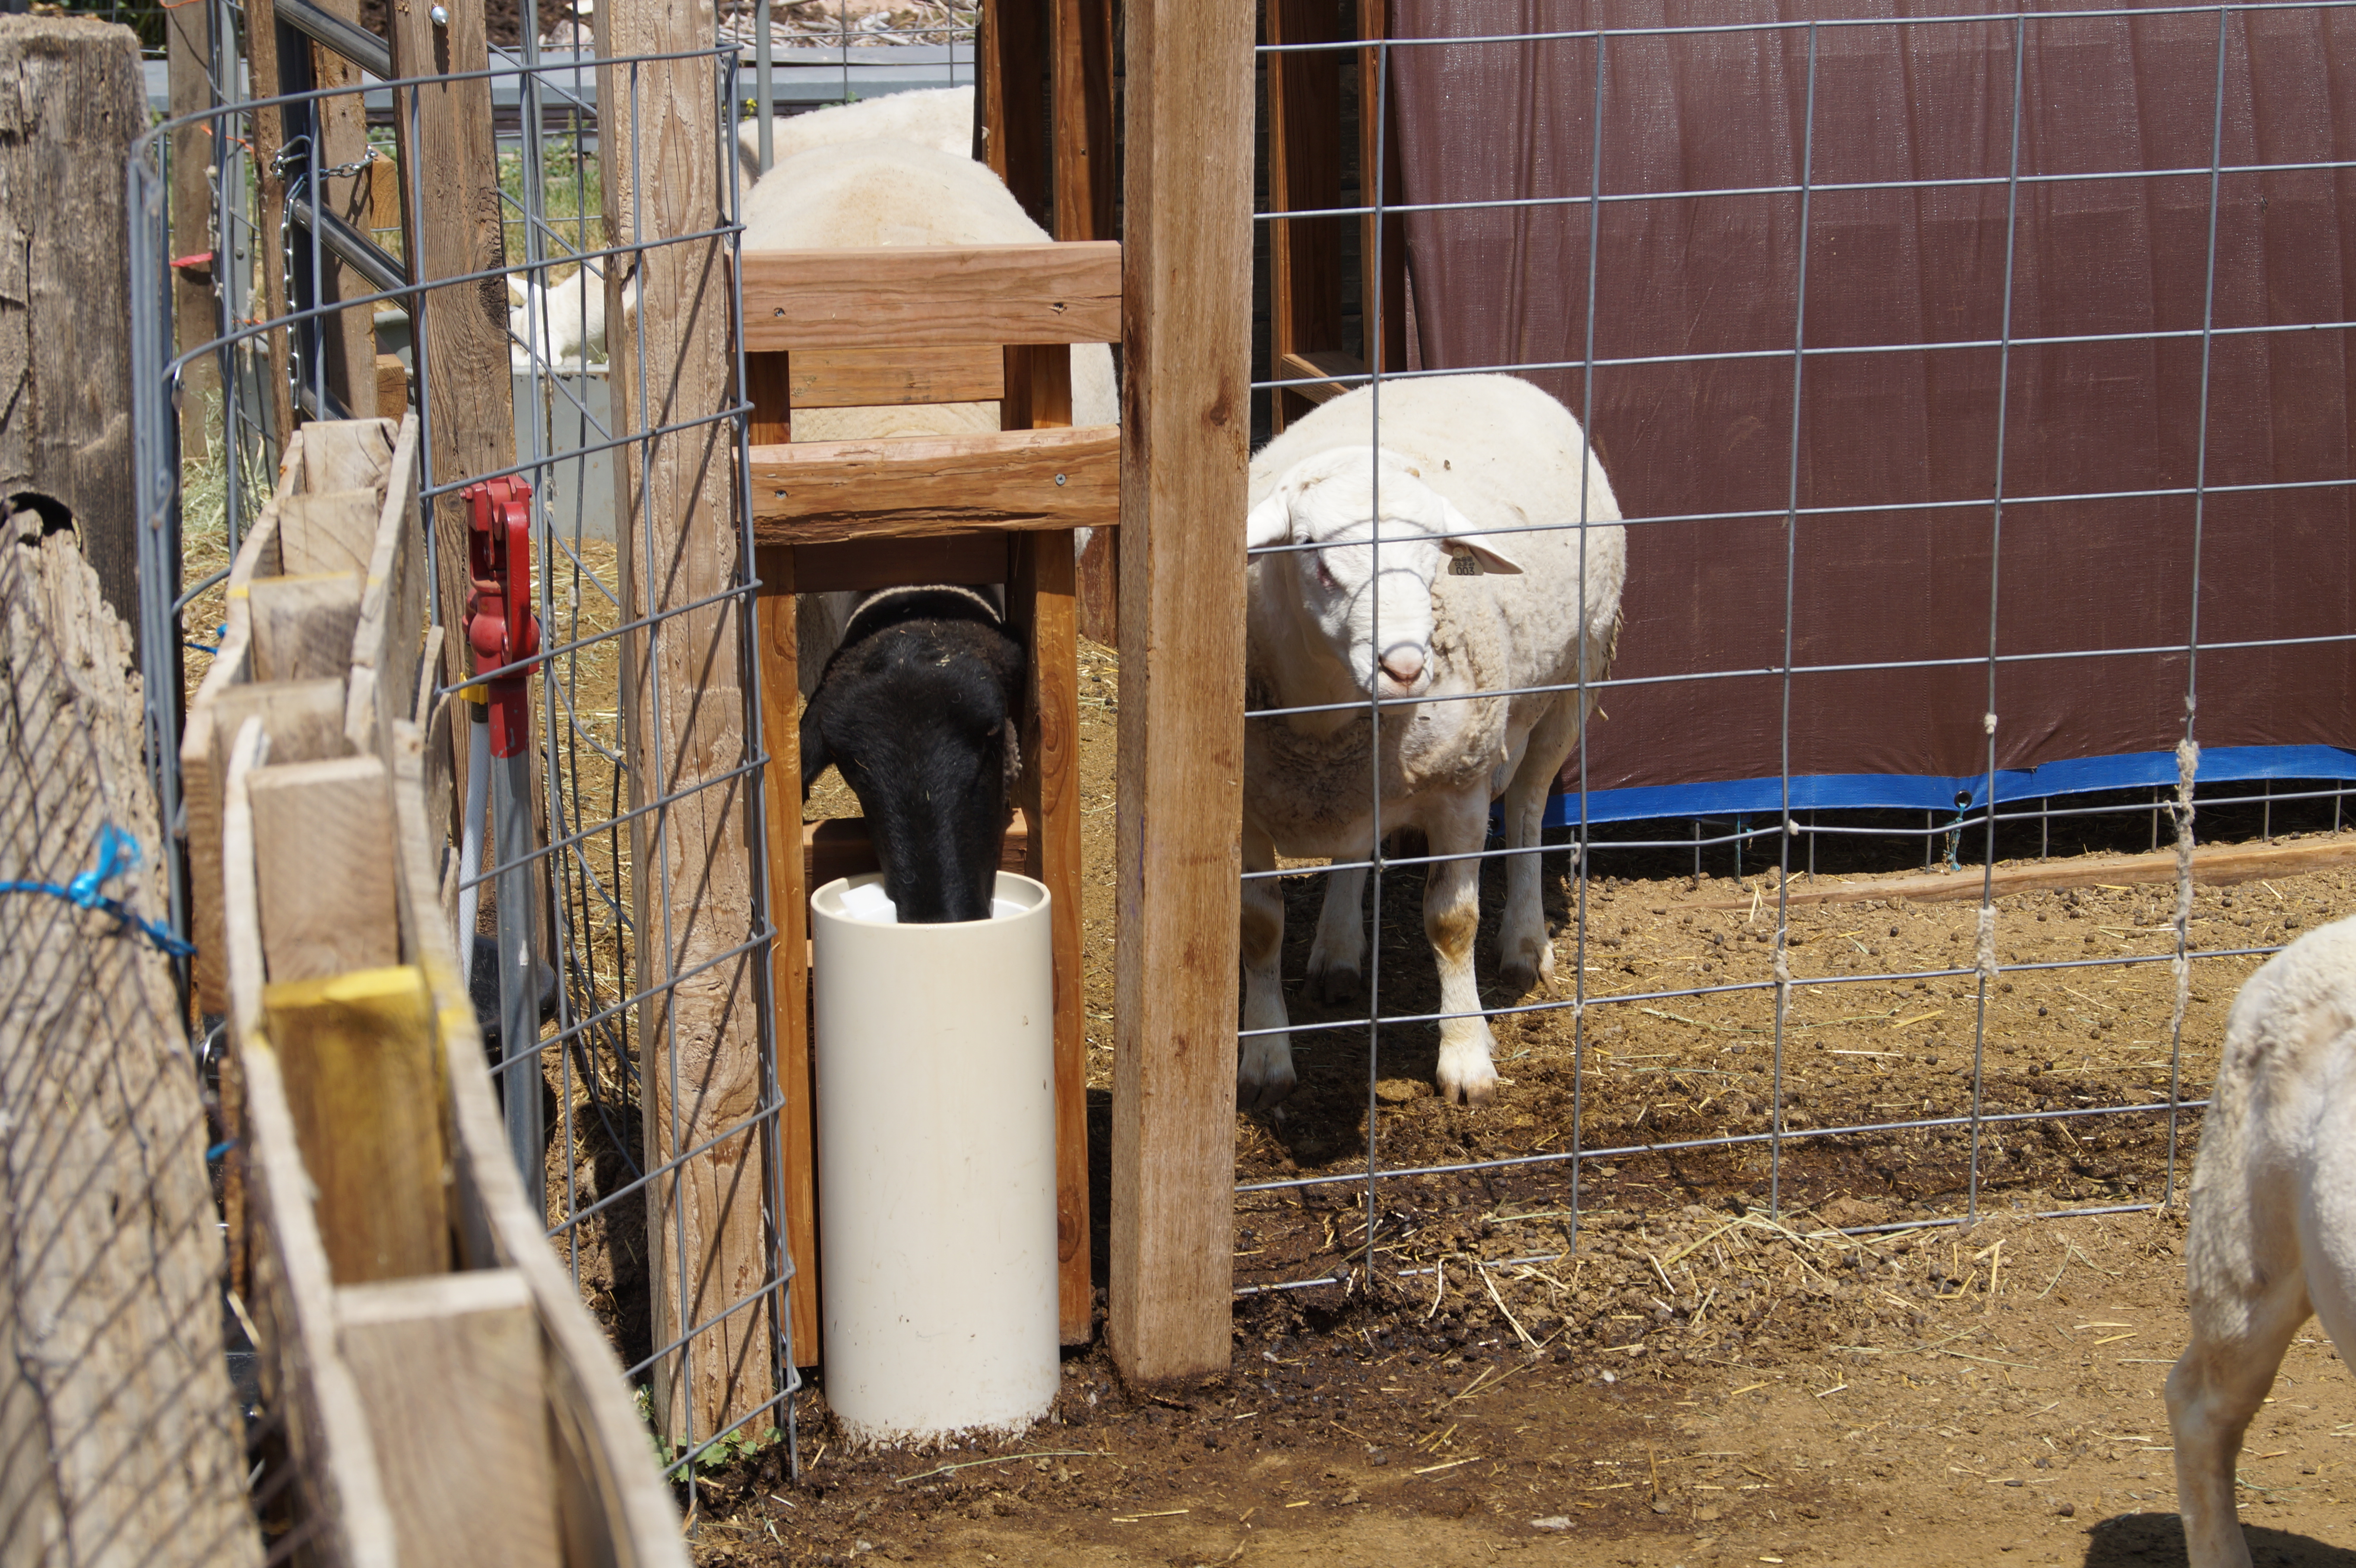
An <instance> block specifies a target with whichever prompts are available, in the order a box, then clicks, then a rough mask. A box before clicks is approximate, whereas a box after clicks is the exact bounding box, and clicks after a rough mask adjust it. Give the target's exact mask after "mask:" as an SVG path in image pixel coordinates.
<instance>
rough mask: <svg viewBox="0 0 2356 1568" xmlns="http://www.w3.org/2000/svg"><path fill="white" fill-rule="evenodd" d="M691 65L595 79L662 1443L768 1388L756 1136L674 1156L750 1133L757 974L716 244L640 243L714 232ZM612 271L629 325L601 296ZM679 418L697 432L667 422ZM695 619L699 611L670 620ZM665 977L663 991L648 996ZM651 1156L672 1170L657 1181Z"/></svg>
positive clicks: (715, 176) (706, 69)
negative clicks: (630, 308) (622, 437)
mask: <svg viewBox="0 0 2356 1568" xmlns="http://www.w3.org/2000/svg"><path fill="white" fill-rule="evenodd" d="M710 26H711V24H710V20H709V16H708V14H706V13H701V12H699V11H698V10H697V9H696V8H694V7H691V6H674V5H669V4H666V3H664V0H607V3H606V4H605V5H600V6H598V7H597V43H598V51H597V52H598V54H599V55H600V56H601V57H604V58H606V59H611V58H613V57H615V56H633V55H656V54H664V53H669V52H674V51H680V52H683V51H688V50H696V49H703V48H708V47H709V46H710V44H711V36H710ZM597 90H598V101H599V103H600V105H601V109H600V121H599V126H598V151H599V156H600V158H601V160H602V162H603V167H604V176H605V180H604V184H605V223H606V230H607V232H608V233H609V234H610V235H611V236H612V237H613V241H614V243H616V244H617V245H631V244H642V245H646V246H648V247H649V248H648V249H646V250H643V251H639V252H637V254H636V255H635V256H627V255H626V256H624V257H621V258H617V262H618V264H616V265H611V266H608V267H607V269H606V272H605V280H606V312H607V315H606V319H607V320H608V321H610V322H613V323H614V324H615V325H616V331H615V332H614V334H613V335H612V337H611V339H610V341H611V342H612V343H613V345H614V347H615V349H616V353H615V356H614V366H613V376H612V379H611V385H612V387H613V396H614V412H615V416H616V419H617V420H618V421H620V422H619V423H618V424H617V425H616V429H617V430H619V431H621V432H626V433H627V432H643V431H648V430H651V429H656V428H659V427H663V426H668V425H673V424H687V425H688V428H686V429H684V430H680V431H678V432H675V433H673V434H670V435H667V436H663V437H661V438H659V439H652V440H649V441H648V442H647V443H644V444H643V445H634V446H630V447H626V448H625V449H624V452H625V454H626V461H625V464H624V468H625V475H626V483H624V484H622V485H617V486H616V489H617V490H618V491H619V493H620V494H619V507H618V514H619V515H618V516H617V517H616V524H617V537H618V538H619V539H620V541H621V547H622V548H621V552H620V555H621V576H622V585H623V586H622V596H623V603H624V605H625V610H624V613H626V615H628V616H630V617H632V618H633V619H636V618H638V617H642V616H663V617H665V618H664V619H662V620H661V621H660V622H659V624H657V625H655V626H654V627H652V628H651V629H650V630H649V631H647V632H641V633H635V634H633V635H630V636H629V637H628V638H626V640H625V642H624V645H623V655H622V666H623V667H622V693H621V708H622V721H623V726H624V734H623V739H624V746H625V750H626V753H627V755H628V757H629V761H630V770H629V771H630V779H631V786H632V793H633V803H634V804H636V803H639V802H647V803H651V802H655V801H658V800H661V801H666V802H667V803H668V804H665V805H660V806H659V807H657V808H656V809H654V810H653V811H650V812H649V813H648V814H647V815H646V816H637V817H634V818H633V819H632V823H631V841H632V856H633V859H632V875H631V889H632V892H633V895H634V898H635V902H636V912H637V931H638V933H639V934H638V947H637V975H636V983H637V987H638V988H639V989H641V990H653V991H654V994H653V995H652V996H651V997H650V998H649V999H648V1002H647V1003H646V1004H645V1006H643V1007H642V1008H640V1009H639V1012H638V1019H639V1029H640V1032H639V1036H638V1038H639V1042H640V1055H639V1061H640V1063H641V1067H640V1082H641V1083H642V1084H643V1085H644V1090H645V1093H646V1101H645V1125H646V1138H647V1149H646V1153H647V1161H648V1164H647V1168H648V1171H649V1172H650V1173H652V1179H651V1180H650V1181H649V1182H648V1187H647V1223H648V1240H649V1243H650V1245H651V1249H652V1260H651V1262H652V1266H651V1269H650V1275H651V1277H652V1279H653V1282H654V1325H653V1328H654V1342H655V1346H656V1348H657V1349H662V1348H663V1347H665V1346H668V1345H669V1344H670V1343H671V1342H672V1341H673V1340H676V1339H682V1338H685V1337H686V1336H687V1335H689V1334H690V1333H691V1331H692V1332H693V1333H694V1339H693V1340H692V1342H691V1344H690V1345H689V1347H688V1349H687V1350H686V1352H685V1353H684V1354H681V1353H678V1352H673V1353H671V1354H669V1355H666V1356H664V1357H663V1359H662V1360H659V1362H658V1363H657V1365H656V1369H655V1377H654V1384H655V1396H654V1403H655V1421H656V1424H657V1426H658V1427H659V1430H661V1431H662V1432H663V1433H665V1434H666V1435H669V1436H670V1437H672V1438H673V1439H674V1440H677V1439H680V1438H685V1437H688V1436H690V1435H692V1436H694V1437H696V1438H698V1439H701V1438H707V1437H710V1436H712V1435H713V1434H715V1433H717V1432H718V1431H720V1430H721V1429H722V1428H723V1427H725V1426H727V1425H728V1424H731V1423H733V1422H735V1421H737V1420H739V1419H740V1418H743V1417H744V1416H746V1415H749V1414H751V1413H753V1412H754V1411H755V1410H757V1409H759V1408H760V1407H761V1406H762V1405H763V1404H764V1403H766V1401H767V1400H768V1398H769V1396H770V1392H771V1390H772V1389H773V1388H774V1387H775V1383H774V1381H773V1368H772V1361H773V1353H774V1345H775V1332H774V1323H773V1321H772V1317H771V1313H772V1311H773V1309H774V1307H775V1302H776V1296H775V1285H776V1281H775V1278H774V1272H773V1270H772V1269H771V1266H770V1255H771V1254H770V1251H769V1245H768V1239H767V1235H766V1224H765V1219H764V1215H763V1206H764V1202H765V1199H766V1189H767V1186H768V1179H767V1169H766V1159H765V1157H764V1154H763V1146H764V1143H765V1142H766V1139H765V1137H764V1136H763V1135H762V1133H761V1130H760V1129H759V1128H758V1127H752V1128H748V1129H747V1130H745V1131H744V1132H742V1133H739V1134H738V1135H736V1136H734V1137H729V1138H726V1139H724V1140H723V1141H721V1142H719V1143H718V1144H716V1145H715V1147H712V1148H710V1149H707V1150H705V1151H704V1152H702V1153H700V1154H697V1155H694V1156H692V1157H684V1155H685V1151H687V1150H690V1149H694V1148H698V1147H701V1146H702V1145H704V1144H706V1143H709V1142H712V1140H713V1139H715V1138H718V1137H720V1136H721V1135H722V1134H723V1133H724V1132H726V1131H727V1130H728V1129H729V1128H731V1127H734V1126H737V1125H741V1124H743V1123H744V1122H745V1121H746V1120H747V1119H748V1118H750V1117H751V1116H753V1115H754V1114H755V1112H756V1111H757V1109H758V1108H759V1106H760V1104H761V1092H762V1072H761V1062H760V1027H759V1018H758V1007H759V1000H760V995H761V992H762V989H763V987H761V986H760V985H758V984H757V976H756V968H755V965H757V964H758V962H759V961H760V955H759V954H758V953H756V952H755V951H753V950H751V949H749V948H748V947H746V945H745V944H747V942H748V941H749V939H750V937H751V935H752V933H753V896H752V895H753V886H752V871H753V867H752V847H751V838H750V834H749V831H748V827H749V824H748V820H747V814H748V813H749V812H750V810H751V809H752V803H753V797H754V790H755V784H754V781H753V780H752V779H750V778H748V777H743V776H738V777H735V778H732V779H729V780H727V782H724V783H720V784H705V782H704V781H706V780H710V779H712V778H714V777H717V776H719V775H723V774H727V773H732V772H733V771H734V769H736V768H738V767H739V766H741V765H742V764H743V763H744V762H745V761H746V760H747V752H746V749H745V745H744V735H745V731H746V728H747V726H746V725H745V723H744V686H743V680H744V677H743V673H742V672H743V669H744V659H745V657H746V656H747V654H748V653H749V652H750V649H749V648H748V646H747V645H746V642H745V638H744V623H743V620H742V617H743V616H744V614H746V613H748V612H749V610H750V606H747V605H745V604H744V603H743V602H742V601H741V600H739V599H737V598H734V597H730V596H727V595H728V591H729V590H730V589H731V588H733V587H734V586H735V585H737V584H738V583H740V582H742V581H744V576H745V574H744V570H743V568H744V565H745V564H747V563H745V562H744V560H742V559H741V552H740V549H739V544H738V540H739V538H740V536H739V533H738V530H737V521H736V517H735V508H734V472H733V470H734V444H735V443H734V430H733V429H732V428H731V426H730V425H729V423H728V422H727V421H724V420H713V419H712V416H713V415H714V414H716V413H717V412H718V411H720V410H722V409H724V408H726V407H727V406H728V405H729V403H730V401H731V400H732V396H733V394H734V389H735V387H734V373H733V372H734V352H733V344H732V341H731V338H730V332H731V329H732V325H733V320H732V318H733V315H734V311H733V307H732V293H733V290H732V288H731V283H730V278H729V272H728V256H727V245H726V243H725V241H724V240H716V239H704V240H686V241H674V242H671V243H662V241H664V240H667V239H669V237H671V236H676V235H682V234H695V233H701V232H702V231H704V230H707V229H715V228H717V227H719V225H720V223H721V221H722V216H721V202H720V196H719V192H720V181H721V180H722V179H723V178H724V177H726V174H727V171H726V169H725V168H724V167H715V166H714V164H713V159H714V158H715V156H716V155H717V153H718V152H719V150H720V149H721V148H722V141H721V130H722V127H721V125H720V123H719V113H720V103H719V97H718V94H717V92H716V91H715V90H714V86H713V81H712V62H711V60H710V59H708V58H706V57H704V56H702V55H695V56H692V57H691V58H688V59H673V60H662V61H656V62H652V63H648V64H641V65H621V66H616V65H605V64H601V65H600V66H599V67H598V84H597ZM730 155H731V156H733V152H732V153H731V154H730ZM634 182H642V183H634ZM633 274H635V276H636V280H637V283H638V298H639V301H640V304H639V307H638V309H637V312H636V313H635V317H634V315H632V314H626V313H625V311H624V309H623V295H622V290H623V289H624V288H625V287H626V285H627V283H629V282H630V281H631V278H632V275H633ZM699 420H708V421H711V422H707V423H689V421H699ZM642 491H643V495H642ZM715 596H717V597H716V598H715ZM706 600H712V601H714V602H712V603H705V604H703V605H702V607H701V608H699V609H694V610H680V609H678V608H677V607H678V606H680V605H686V604H691V603H699V602H701V601H706ZM772 743H773V744H774V740H773V742H772ZM699 786H701V787H699ZM675 976H683V977H681V978H679V979H678V981H677V984H676V985H675V986H670V987H669V988H665V989H659V990H657V989H655V988H656V987H665V986H666V985H667V983H669V982H670V981H671V980H672V979H673V978H674V977H675ZM673 1160H680V1165H679V1166H678V1167H677V1168H675V1169H666V1167H668V1166H669V1165H670V1162H672V1161H673ZM747 1298H750V1305H742V1304H744V1303H745V1302H746V1301H747Z"/></svg>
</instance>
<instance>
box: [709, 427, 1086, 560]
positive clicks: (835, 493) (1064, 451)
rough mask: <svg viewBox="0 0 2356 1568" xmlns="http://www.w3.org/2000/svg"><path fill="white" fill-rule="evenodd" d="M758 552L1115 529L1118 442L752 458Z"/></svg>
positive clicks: (838, 446)
mask: <svg viewBox="0 0 2356 1568" xmlns="http://www.w3.org/2000/svg"><path fill="white" fill-rule="evenodd" d="M751 462H752V470H753V527H754V539H755V541H756V542H757V543H760V544H793V545H801V544H821V543H830V542H835V541H840V540H849V539H921V538H925V537H926V536H929V535H937V534H949V533H964V532H968V531H970V530H972V529H976V528H1109V527H1112V526H1114V525H1115V524H1117V523H1119V521H1120V432H1119V428H1118V427H1115V426H1110V425H1088V426H1084V427H1082V428H1080V429H1077V430H1073V429H1062V430H1017V431H1001V432H995V433H985V434H980V435H943V436H911V437H907V438H905V439H901V440H895V441H806V442H797V443H794V444H792V445H789V446H756V447H755V448H753V449H752V459H751Z"/></svg>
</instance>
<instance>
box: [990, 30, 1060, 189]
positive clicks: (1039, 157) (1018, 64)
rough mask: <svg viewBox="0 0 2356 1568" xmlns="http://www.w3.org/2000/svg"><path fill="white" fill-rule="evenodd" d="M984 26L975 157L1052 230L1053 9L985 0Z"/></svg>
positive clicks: (1053, 177) (1053, 175)
mask: <svg viewBox="0 0 2356 1568" xmlns="http://www.w3.org/2000/svg"><path fill="white" fill-rule="evenodd" d="M1048 27H1049V23H1048V7H1047V6H1045V5H1040V4H1038V3H1037V0H982V5H981V16H980V27H979V30H978V32H977V34H976V37H975V39H974V44H975V55H976V58H977V63H978V65H979V68H980V78H981V80H980V83H979V84H978V91H977V92H976V93H975V98H976V100H977V101H976V103H975V105H974V111H975V113H974V118H975V120H976V122H977V123H976V126H975V133H976V142H975V146H974V156H975V157H976V158H977V159H979V160H980V161H981V162H983V163H986V164H988V165H990V172H991V173H992V174H994V175H996V176H998V177H999V178H1000V179H1001V180H1003V181H1005V182H1006V188H1007V189H1008V190H1010V191H1012V193H1013V195H1014V199H1015V200H1016V201H1017V202H1020V203H1021V204H1022V207H1023V211H1024V212H1026V213H1028V214H1029V215H1030V218H1031V221H1032V222H1033V223H1036V224H1037V225H1038V226H1039V227H1040V228H1042V229H1046V230H1047V231H1048V232H1050V233H1053V232H1054V231H1055V192H1054V189H1053V182H1054V179H1055V165H1054V161H1053V158H1052V156H1051V155H1050V152H1049V147H1048V125H1047V123H1046V117H1045V116H1044V114H1042V113H1041V110H1042V108H1043V107H1044V104H1045V101H1046V96H1047V92H1048V69H1047V57H1048V50H1049V48H1051V44H1050V41H1049V37H1048Z"/></svg>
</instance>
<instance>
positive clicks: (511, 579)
mask: <svg viewBox="0 0 2356 1568" xmlns="http://www.w3.org/2000/svg"><path fill="white" fill-rule="evenodd" d="M458 498H459V499H460V500H461V501H464V502H465V503H466V505H467V506H468V507H471V508H472V511H473V517H471V519H470V521H469V523H468V530H469V531H468V535H467V549H466V555H467V561H468V565H469V567H470V569H471V571H470V575H471V576H472V577H473V579H474V582H475V596H474V602H473V603H471V604H470V605H468V606H467V610H466V641H467V643H468V644H469V645H472V646H473V648H474V650H475V667H476V668H477V670H485V669H498V668H500V667H503V666H506V665H511V664H519V663H521V662H522V661H524V660H526V659H530V658H533V657H535V656H538V655H539V653H540V618H539V617H538V616H536V615H534V614H533V613H531V486H530V485H527V484H525V483H524V482H523V481H522V480H520V479H516V478H506V479H485V480H481V481H479V482H477V483H476V484H473V485H467V486H466V488H465V489H463V490H461V491H459V492H458ZM529 682H530V671H529V670H517V671H515V672H513V673H512V674H509V675H504V676H500V677H497V678H495V679H492V680H490V681H487V682H482V683H478V686H477V695H478V696H479V695H485V694H484V693H483V692H482V688H484V687H487V688H488V691H487V698H488V701H489V704H490V709H491V755H493V756H494V757H512V756H515V755H517V754H518V753H519V752H523V751H525V750H526V749H527V748H529V747H530V744H531V709H530V700H531V699H530V686H529Z"/></svg>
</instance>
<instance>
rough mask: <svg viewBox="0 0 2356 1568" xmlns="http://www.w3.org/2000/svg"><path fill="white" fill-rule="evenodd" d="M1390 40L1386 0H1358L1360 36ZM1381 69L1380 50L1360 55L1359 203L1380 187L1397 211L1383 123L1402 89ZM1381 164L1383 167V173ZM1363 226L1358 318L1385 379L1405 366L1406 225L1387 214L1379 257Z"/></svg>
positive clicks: (1394, 163) (1392, 137)
mask: <svg viewBox="0 0 2356 1568" xmlns="http://www.w3.org/2000/svg"><path fill="white" fill-rule="evenodd" d="M1389 36H1390V5H1389V3H1388V0H1358V37H1362V38H1366V39H1370V40H1371V39H1375V38H1386V37H1389ZM1382 69H1383V51H1382V50H1380V49H1373V48H1368V49H1361V50H1359V51H1358V202H1359V205H1361V206H1365V207H1370V206H1372V205H1373V204H1374V200H1375V192H1376V190H1377V189H1379V190H1380V191H1381V192H1382V197H1383V204H1384V206H1385V207H1387V208H1396V207H1397V206H1398V201H1399V150H1398V136H1397V135H1396V134H1391V133H1388V130H1387V127H1386V126H1385V125H1384V123H1383V122H1384V120H1385V119H1386V118H1387V117H1391V112H1390V108H1391V105H1392V104H1393V103H1394V102H1396V101H1397V98H1398V88H1397V85H1396V83H1394V84H1393V85H1392V86H1391V88H1390V89H1389V91H1384V89H1383V86H1382ZM1378 148H1379V151H1378V150H1377V149H1378ZM1376 165H1381V166H1380V168H1379V169H1377V167H1376ZM1359 222H1360V224H1361V228H1360V229H1359V234H1360V240H1359V246H1360V249H1359V252H1358V267H1359V272H1360V275H1361V278H1362V282H1361V283H1360V285H1359V294H1358V315H1359V320H1360V321H1361V322H1362V323H1363V327H1362V331H1363V333H1364V337H1365V359H1366V363H1367V364H1369V365H1371V366H1374V367H1375V368H1377V369H1379V370H1381V371H1382V372H1383V373H1384V374H1385V375H1397V374H1398V372H1400V371H1402V370H1404V369H1406V368H1407V221H1406V219H1402V218H1400V217H1399V216H1398V213H1396V212H1387V213H1385V214H1384V216H1383V219H1382V245H1381V251H1382V255H1381V256H1380V257H1379V258H1377V257H1376V254H1375V251H1376V244H1375V228H1376V220H1375V219H1374V218H1373V217H1372V216H1371V215H1369V216H1368V217H1365V218H1363V219H1359ZM1378 284H1379V285H1380V286H1379V287H1377V285H1378Z"/></svg>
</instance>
